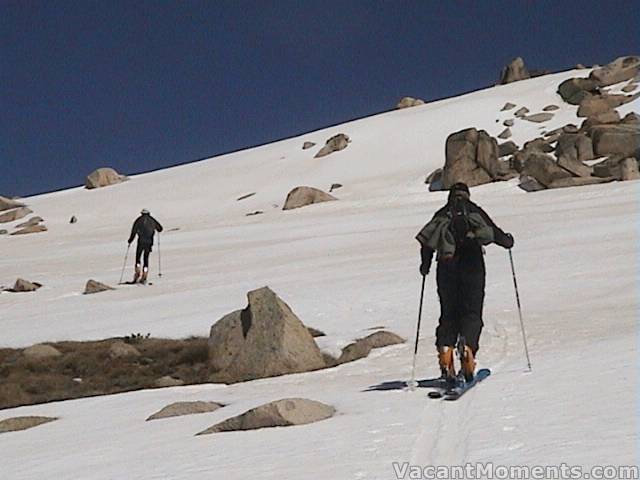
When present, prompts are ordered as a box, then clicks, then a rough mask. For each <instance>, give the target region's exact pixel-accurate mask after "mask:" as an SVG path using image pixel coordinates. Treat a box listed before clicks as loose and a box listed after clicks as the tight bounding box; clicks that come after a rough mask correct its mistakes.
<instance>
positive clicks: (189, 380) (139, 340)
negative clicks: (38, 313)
mask: <svg viewBox="0 0 640 480" xmlns="http://www.w3.org/2000/svg"><path fill="white" fill-rule="evenodd" d="M122 340H123V339H122V338H113V339H107V340H101V341H92V342H59V343H50V344H49V345H52V346H53V347H55V348H56V349H58V350H59V351H60V352H61V353H62V355H61V356H59V357H55V358H47V359H43V360H31V359H28V358H26V357H25V356H24V355H23V353H22V349H9V348H5V349H0V409H2V408H9V407H16V406H20V405H31V404H35V403H43V402H50V401H54V400H68V399H72V398H79V397H88V396H93V395H105V394H111V393H118V392H126V391H130V390H139V389H143V388H152V387H154V382H155V381H156V380H157V379H158V378H160V377H163V376H167V375H170V376H172V377H173V378H177V379H180V380H182V381H183V382H185V384H194V383H205V382H207V381H208V371H207V338H204V337H191V338H188V339H184V340H168V339H157V338H144V337H141V336H132V337H127V338H125V339H124V340H126V341H127V343H131V344H133V345H134V346H135V347H136V348H137V349H138V351H139V352H140V354H141V355H140V356H139V357H127V358H111V357H110V355H109V348H110V346H111V344H112V343H114V342H116V341H122Z"/></svg>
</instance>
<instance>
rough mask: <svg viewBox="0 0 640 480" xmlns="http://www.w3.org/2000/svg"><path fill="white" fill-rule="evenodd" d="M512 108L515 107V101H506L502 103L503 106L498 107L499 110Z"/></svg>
mask: <svg viewBox="0 0 640 480" xmlns="http://www.w3.org/2000/svg"><path fill="white" fill-rule="evenodd" d="M512 108H516V104H515V103H511V102H507V103H505V104H504V107H502V108H501V109H500V111H501V112H504V111H506V110H511V109H512Z"/></svg>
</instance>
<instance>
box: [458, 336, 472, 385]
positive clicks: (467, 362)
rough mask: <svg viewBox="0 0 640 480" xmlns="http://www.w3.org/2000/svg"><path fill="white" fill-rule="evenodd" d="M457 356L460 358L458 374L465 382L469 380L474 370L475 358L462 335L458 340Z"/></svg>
mask: <svg viewBox="0 0 640 480" xmlns="http://www.w3.org/2000/svg"><path fill="white" fill-rule="evenodd" d="M458 358H460V366H461V368H460V374H461V376H462V377H463V378H464V380H465V382H471V381H472V380H473V377H474V375H475V371H476V359H475V358H474V356H473V350H471V347H470V346H469V345H467V344H466V342H465V339H464V337H460V339H459V340H458Z"/></svg>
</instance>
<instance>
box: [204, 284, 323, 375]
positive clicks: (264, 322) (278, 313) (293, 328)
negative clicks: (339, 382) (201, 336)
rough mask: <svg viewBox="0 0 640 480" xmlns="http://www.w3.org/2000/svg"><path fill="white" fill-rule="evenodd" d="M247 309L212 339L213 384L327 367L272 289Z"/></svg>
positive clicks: (252, 296)
mask: <svg viewBox="0 0 640 480" xmlns="http://www.w3.org/2000/svg"><path fill="white" fill-rule="evenodd" d="M247 297H248V300H249V305H248V306H247V307H246V308H245V309H244V310H236V311H235V312H232V313H230V314H228V315H226V316H224V317H222V318H221V319H220V320H219V321H217V322H216V323H215V324H214V325H213V326H212V327H211V333H210V336H209V367H210V370H211V372H212V373H211V376H210V379H211V381H213V382H224V383H235V382H241V381H246V380H254V379H256V378H265V377H274V376H278V375H285V374H288V373H299V372H308V371H312V370H318V369H321V368H323V367H324V366H325V363H324V359H323V357H322V354H321V352H320V349H319V348H318V346H317V345H316V343H315V341H314V340H313V337H312V336H311V334H310V333H309V330H307V328H306V327H305V326H304V325H303V323H302V322H301V321H300V319H299V318H298V317H297V316H296V315H295V314H294V313H293V311H292V310H291V308H290V307H289V306H288V305H287V304H286V303H285V302H284V301H282V300H281V299H280V298H279V297H278V296H277V295H276V294H275V293H274V292H273V291H272V290H271V289H269V287H263V288H260V289H258V290H253V291H251V292H249V293H248V294H247Z"/></svg>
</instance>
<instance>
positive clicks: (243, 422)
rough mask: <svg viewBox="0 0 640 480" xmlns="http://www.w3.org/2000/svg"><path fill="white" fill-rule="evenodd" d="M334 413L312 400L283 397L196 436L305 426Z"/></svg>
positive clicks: (327, 407) (330, 407) (329, 407)
mask: <svg viewBox="0 0 640 480" xmlns="http://www.w3.org/2000/svg"><path fill="white" fill-rule="evenodd" d="M335 412H336V410H335V408H333V407H332V406H330V405H325V404H324V403H321V402H317V401H315V400H308V399H306V398H285V399H283V400H276V401H274V402H270V403H266V404H264V405H260V406H259V407H256V408H253V409H251V410H249V411H247V412H245V413H243V414H241V415H238V416H236V417H232V418H229V419H227V420H225V421H223V422H221V423H218V424H216V425H214V426H212V427H210V428H207V429H206V430H203V431H202V432H200V433H198V434H197V435H207V434H210V433H219V432H236V431H241V430H257V429H260V428H271V427H290V426H294V425H306V424H309V423H314V422H319V421H321V420H326V419H328V418H331V417H333V415H334V414H335Z"/></svg>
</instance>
